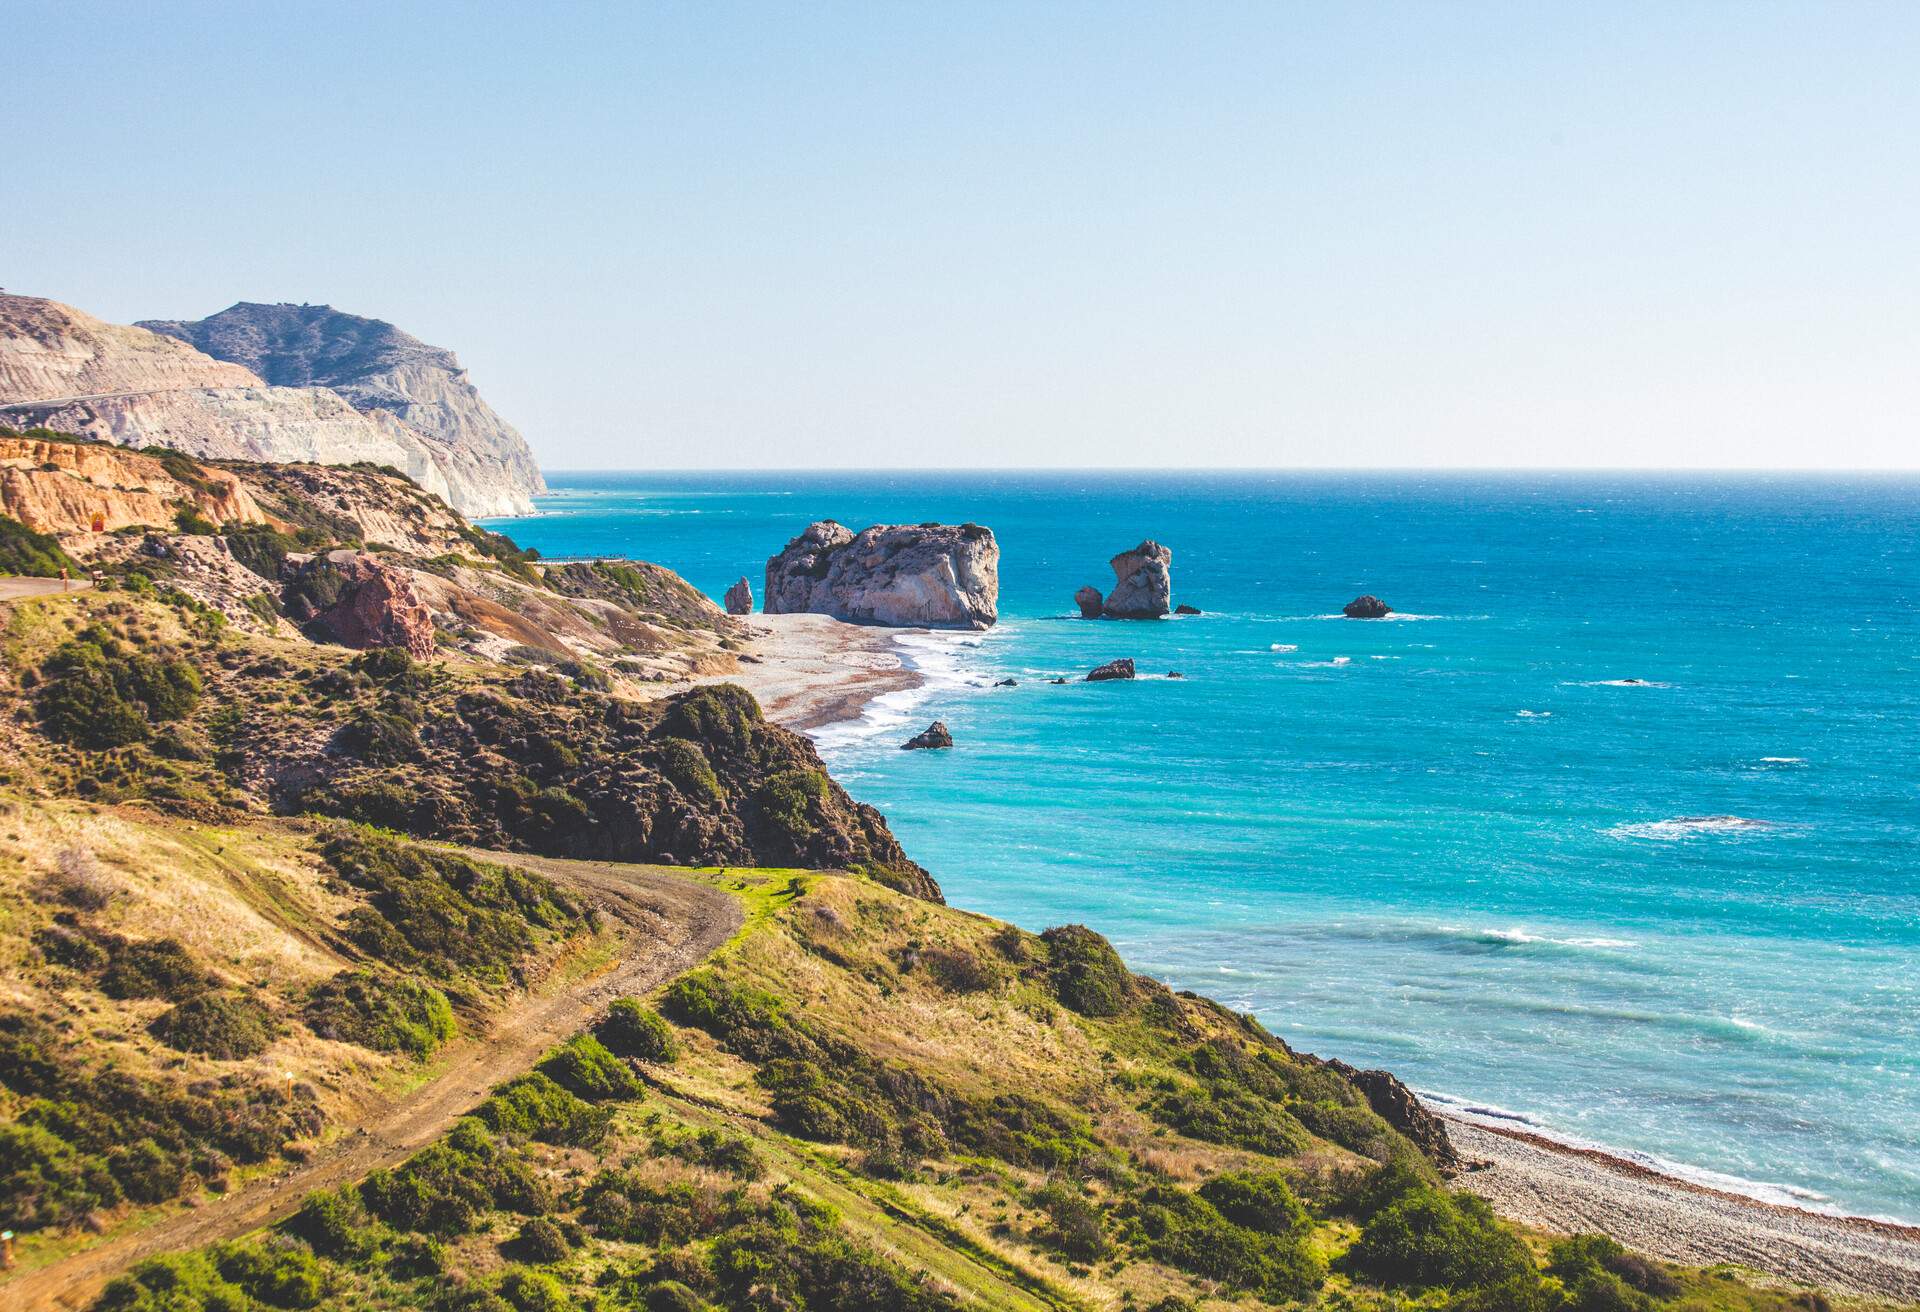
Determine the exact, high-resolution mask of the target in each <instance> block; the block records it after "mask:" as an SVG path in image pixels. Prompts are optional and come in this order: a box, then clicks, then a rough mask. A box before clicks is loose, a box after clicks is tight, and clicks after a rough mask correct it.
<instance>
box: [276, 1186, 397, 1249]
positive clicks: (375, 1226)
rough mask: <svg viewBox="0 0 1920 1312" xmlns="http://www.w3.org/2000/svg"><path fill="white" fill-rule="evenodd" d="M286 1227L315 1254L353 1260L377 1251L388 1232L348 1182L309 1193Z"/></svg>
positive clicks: (357, 1191)
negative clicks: (368, 1212)
mask: <svg viewBox="0 0 1920 1312" xmlns="http://www.w3.org/2000/svg"><path fill="white" fill-rule="evenodd" d="M287 1229H288V1231H290V1232H291V1233H293V1234H296V1235H299V1236H300V1237H301V1238H302V1239H304V1240H306V1241H307V1243H308V1244H310V1245H312V1247H313V1250H314V1251H315V1252H316V1253H323V1254H325V1255H326V1256H328V1257H337V1258H341V1259H344V1260H347V1261H356V1260H360V1259H364V1258H367V1257H370V1256H371V1255H373V1254H374V1253H375V1252H377V1251H379V1249H380V1247H381V1244H382V1242H383V1241H384V1240H385V1239H386V1238H387V1237H388V1235H389V1234H390V1232H389V1231H388V1230H387V1229H386V1227H384V1226H382V1225H381V1224H380V1223H379V1222H377V1221H375V1220H374V1219H373V1218H372V1217H371V1216H369V1215H368V1214H367V1207H366V1204H365V1202H363V1201H362V1200H361V1198H360V1192H359V1190H357V1189H355V1188H354V1187H353V1186H352V1185H343V1186H341V1187H340V1188H338V1189H321V1190H316V1191H315V1192H313V1193H310V1194H308V1195H307V1197H306V1201H305V1202H303V1203H301V1204H300V1210H299V1211H298V1212H296V1213H295V1214H294V1216H293V1219H292V1220H290V1221H288V1222H287Z"/></svg>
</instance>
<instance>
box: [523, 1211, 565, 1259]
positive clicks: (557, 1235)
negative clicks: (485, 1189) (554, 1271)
mask: <svg viewBox="0 0 1920 1312" xmlns="http://www.w3.org/2000/svg"><path fill="white" fill-rule="evenodd" d="M509 1248H510V1251H511V1252H512V1254H513V1256H514V1257H515V1258H516V1259H518V1260H519V1261H522V1262H533V1263H535V1264H538V1265H545V1264H547V1263H550V1262H561V1261H565V1260H566V1257H567V1255H568V1254H569V1253H571V1252H573V1245H572V1244H570V1243H568V1242H567V1236H566V1235H565V1234H564V1233H562V1231H561V1229H560V1227H559V1226H557V1225H555V1224H554V1223H553V1222H551V1221H549V1220H548V1219H547V1218H546V1217H544V1216H535V1217H530V1218H528V1219H527V1220H525V1221H522V1222H521V1223H520V1230H519V1233H517V1234H515V1235H514V1237H513V1242H512V1244H511V1245H509Z"/></svg>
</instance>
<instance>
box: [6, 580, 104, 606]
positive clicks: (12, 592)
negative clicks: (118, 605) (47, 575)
mask: <svg viewBox="0 0 1920 1312" xmlns="http://www.w3.org/2000/svg"><path fill="white" fill-rule="evenodd" d="M92 586H93V581H92V580H91V579H73V580H72V581H70V582H66V583H63V582H61V581H60V580H59V579H28V578H18V577H16V576H14V575H11V574H8V575H0V601H19V600H21V599H22V598H25V597H52V596H58V595H59V594H60V593H63V592H85V591H86V590H87V589H88V588H91V587H92Z"/></svg>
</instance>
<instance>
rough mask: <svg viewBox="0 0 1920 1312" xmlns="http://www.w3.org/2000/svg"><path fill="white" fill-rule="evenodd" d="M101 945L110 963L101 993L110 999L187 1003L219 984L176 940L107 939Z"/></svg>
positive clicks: (104, 975) (102, 974) (101, 985)
mask: <svg viewBox="0 0 1920 1312" xmlns="http://www.w3.org/2000/svg"><path fill="white" fill-rule="evenodd" d="M101 946H102V947H103V948H105V949H106V952H107V957H108V960H107V967H106V969H105V970H104V971H102V972H101V974H100V991H101V992H103V993H105V994H106V995H107V996H108V997H110V998H163V999H165V1000H166V1001H168V1002H184V1001H186V1000H187V999H188V998H191V997H194V996H196V995H198V994H201V993H205V992H207V991H208V990H210V989H212V988H213V987H214V986H215V985H216V984H217V983H218V982H219V981H217V980H215V979H214V977H213V976H212V975H209V974H208V973H207V972H206V971H204V970H202V969H201V968H200V966H199V965H198V964H197V963H196V962H195V961H194V959H193V957H192V956H191V955H189V954H188V952H187V950H186V949H185V948H184V947H182V946H180V943H179V941H178V940H177V939H171V938H154V939H146V940H143V941H141V942H133V941H130V940H128V939H123V938H108V939H105V940H104V941H102V943H101Z"/></svg>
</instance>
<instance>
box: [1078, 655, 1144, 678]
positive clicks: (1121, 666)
mask: <svg viewBox="0 0 1920 1312" xmlns="http://www.w3.org/2000/svg"><path fill="white" fill-rule="evenodd" d="M1132 677H1133V658H1132V657H1131V656H1122V657H1121V658H1120V659H1119V660H1117V661H1108V662H1107V663H1106V664H1105V665H1102V666H1101V667H1100V668H1099V669H1097V670H1090V671H1088V673H1087V677H1086V680H1085V682H1087V683H1105V682H1107V681H1108V680H1109V679H1131V678H1132Z"/></svg>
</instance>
